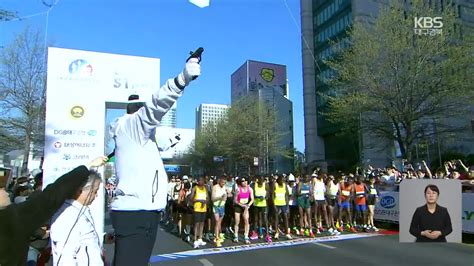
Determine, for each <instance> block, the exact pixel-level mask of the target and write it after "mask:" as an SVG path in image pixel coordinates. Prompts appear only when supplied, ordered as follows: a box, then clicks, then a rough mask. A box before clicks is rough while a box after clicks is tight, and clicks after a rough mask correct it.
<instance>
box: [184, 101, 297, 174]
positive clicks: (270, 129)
mask: <svg viewBox="0 0 474 266" xmlns="http://www.w3.org/2000/svg"><path fill="white" fill-rule="evenodd" d="M276 128H277V124H276V121H275V110H273V109H272V108H271V107H269V106H266V105H265V103H263V102H261V101H258V100H257V99H256V98H255V97H251V96H249V97H242V98H241V99H240V100H238V101H237V102H235V103H234V104H233V105H232V107H231V108H230V109H229V111H228V113H227V116H226V118H225V119H223V120H221V121H218V122H217V123H215V124H208V125H207V127H206V128H204V129H203V130H202V132H200V134H198V135H197V136H196V139H195V142H194V145H192V148H191V149H190V151H189V152H188V158H189V160H190V161H192V162H193V168H196V166H197V167H198V168H201V169H203V170H204V172H207V173H212V172H214V171H215V169H216V168H219V167H221V166H222V162H214V161H213V157H214V156H222V157H224V158H225V165H226V167H227V168H226V169H225V170H226V172H230V173H234V174H250V173H256V172H264V171H271V169H270V163H271V159H272V158H273V157H274V156H276V155H284V156H287V157H290V158H293V154H294V151H293V150H291V151H288V150H287V149H285V148H284V147H280V146H279V145H278V141H279V138H280V137H281V135H280V134H278V133H277V132H276V130H275V129H276ZM254 158H259V166H258V167H256V166H254Z"/></svg>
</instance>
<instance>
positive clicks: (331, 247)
mask: <svg viewBox="0 0 474 266" xmlns="http://www.w3.org/2000/svg"><path fill="white" fill-rule="evenodd" d="M313 245H317V246H321V247H325V248H330V249H335V248H336V247H333V246H330V245H326V244H323V243H313Z"/></svg>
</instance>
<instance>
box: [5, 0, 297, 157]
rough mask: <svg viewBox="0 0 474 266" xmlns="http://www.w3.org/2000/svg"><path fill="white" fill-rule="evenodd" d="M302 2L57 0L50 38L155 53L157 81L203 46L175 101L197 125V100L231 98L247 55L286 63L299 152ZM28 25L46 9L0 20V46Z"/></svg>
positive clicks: (182, 119) (21, 4) (181, 114)
mask: <svg viewBox="0 0 474 266" xmlns="http://www.w3.org/2000/svg"><path fill="white" fill-rule="evenodd" d="M44 1H45V2H46V3H53V2H54V1H55V0H44ZM299 2H300V1H299V0H286V3H287V4H288V7H289V10H288V9H287V7H286V5H285V0H211V5H210V6H209V7H207V8H203V9H201V8H199V7H197V6H195V5H193V4H190V3H189V2H188V0H120V1H118V0H60V1H58V3H57V5H56V6H55V7H54V8H53V9H52V10H51V12H50V14H49V24H48V27H47V29H48V34H47V38H48V42H50V43H53V44H54V46H56V47H62V48H69V49H80V50H89V51H97V52H104V53H117V54H126V55H137V56H147V57H156V58H160V60H161V82H162V83H163V82H164V81H165V79H166V78H168V77H174V76H175V75H176V74H177V73H179V72H180V71H181V70H182V68H183V65H184V61H185V59H186V58H187V56H188V52H189V51H190V50H194V49H195V48H197V47H199V46H202V47H204V49H205V52H204V55H203V62H202V76H201V77H200V78H199V79H198V80H196V82H194V83H193V84H192V86H190V87H189V88H187V89H186V91H185V95H184V96H183V97H182V98H181V99H180V100H179V102H178V114H177V124H178V125H177V126H178V127H184V128H194V125H195V109H196V107H198V106H199V104H201V103H219V104H230V75H231V74H232V73H233V72H234V71H235V70H236V69H237V68H238V67H239V66H241V65H242V64H243V63H244V62H245V61H246V60H248V59H253V60H258V61H266V62H271V63H277V64H283V65H286V66H287V71H288V72H287V75H288V79H289V82H290V99H291V100H292V101H293V108H294V129H295V132H294V138H295V147H296V148H297V149H298V150H300V151H304V121H303V89H302V64H301V38H300V36H301V35H300V6H299ZM0 8H2V9H7V10H9V11H16V12H18V15H19V16H20V17H23V16H28V15H32V14H37V13H40V12H45V11H47V10H48V8H47V7H46V6H45V5H43V4H42V1H41V0H1V5H0ZM290 12H291V14H293V16H294V17H295V18H296V22H297V25H298V26H297V25H296V24H295V22H294V21H293V19H292V17H291V15H290ZM28 25H29V26H32V27H36V28H39V29H41V30H43V31H44V30H45V29H46V15H45V14H43V15H38V16H34V17H31V18H27V19H23V20H20V21H8V22H0V45H2V46H7V45H9V44H10V43H11V41H12V40H13V38H14V35H15V33H18V32H21V31H22V29H24V28H25V27H26V26H28Z"/></svg>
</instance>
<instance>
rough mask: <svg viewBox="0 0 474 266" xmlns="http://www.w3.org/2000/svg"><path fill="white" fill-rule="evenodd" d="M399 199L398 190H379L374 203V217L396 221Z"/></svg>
mask: <svg viewBox="0 0 474 266" xmlns="http://www.w3.org/2000/svg"><path fill="white" fill-rule="evenodd" d="M398 215H399V201H398V192H393V191H381V192H380V196H379V200H378V201H377V203H376V204H375V211H374V219H375V220H384V221H392V222H397V223H398V219H399V218H398Z"/></svg>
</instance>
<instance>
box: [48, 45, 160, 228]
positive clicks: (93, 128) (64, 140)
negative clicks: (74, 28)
mask: <svg viewBox="0 0 474 266" xmlns="http://www.w3.org/2000/svg"><path fill="white" fill-rule="evenodd" d="M159 73H160V60H159V59H156V58H145V57H136V56H125V55H115V54H105V53H96V52H88V51H80V50H70V49H62V48H54V47H50V48H49V49H48V73H47V90H46V99H47V100H46V121H45V124H46V126H45V147H44V164H43V169H44V186H47V185H48V184H50V183H52V182H54V181H55V180H56V179H57V178H58V177H59V176H61V175H63V174H64V173H66V172H68V171H70V170H71V169H74V168H75V167H77V166H79V165H82V164H86V163H88V162H90V161H91V160H93V159H94V158H96V157H97V156H100V155H104V151H105V133H106V131H105V129H106V127H105V119H106V106H108V104H109V103H114V104H116V103H124V102H126V101H127V100H128V96H129V95H130V94H138V95H140V99H146V98H147V97H150V95H151V94H152V91H153V89H157V88H159V85H160V76H159ZM99 170H101V169H99ZM103 202H104V195H103V193H99V194H98V198H97V199H96V200H95V201H94V203H93V204H92V206H91V207H92V208H91V210H92V214H93V216H94V220H95V224H96V229H97V231H98V232H99V234H101V232H102V229H103V221H104V218H103V217H104V204H103Z"/></svg>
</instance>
